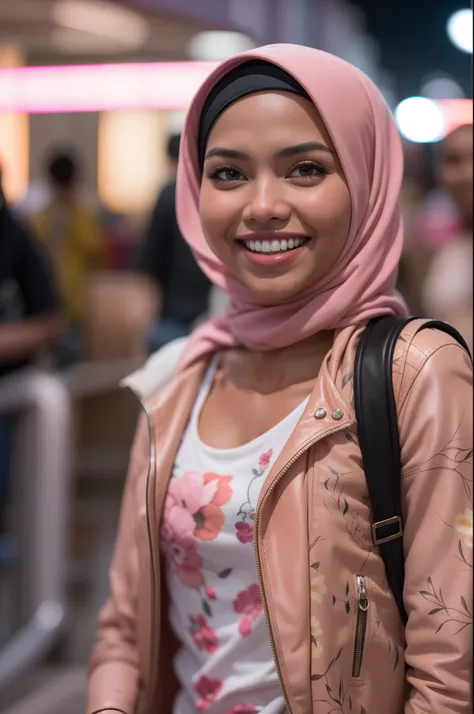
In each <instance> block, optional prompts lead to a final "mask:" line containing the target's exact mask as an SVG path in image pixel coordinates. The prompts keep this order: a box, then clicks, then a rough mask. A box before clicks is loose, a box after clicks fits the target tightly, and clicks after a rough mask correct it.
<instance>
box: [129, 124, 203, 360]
mask: <svg viewBox="0 0 474 714" xmlns="http://www.w3.org/2000/svg"><path fill="white" fill-rule="evenodd" d="M179 143H180V137H179V136H178V135H175V136H172V137H171V138H170V139H169V142H168V158H169V162H170V167H171V174H172V178H171V180H170V181H169V183H167V184H166V185H165V186H164V187H163V189H162V190H161V193H160V195H159V197H158V201H157V203H156V205H155V207H154V209H153V213H152V216H151V220H150V224H149V227H148V230H147V232H146V235H145V238H144V241H143V244H142V246H141V247H140V250H139V253H138V256H137V260H136V263H135V268H136V270H137V271H138V272H139V273H141V274H142V275H145V276H147V277H149V278H150V279H151V280H152V281H153V283H154V286H155V287H156V289H157V293H158V295H157V305H161V308H159V309H158V315H157V321H156V323H155V325H154V326H153V328H152V329H151V331H150V334H149V351H150V352H155V351H156V350H158V349H159V348H160V347H163V345H165V344H166V343H167V342H171V340H174V339H176V338H178V337H183V336H186V335H188V334H189V332H190V331H191V328H192V326H193V324H194V323H195V322H196V320H197V319H198V318H199V317H201V316H202V315H204V314H205V313H206V312H207V310H208V303H209V294H210V289H211V284H210V282H209V280H208V278H207V277H206V276H205V275H204V273H203V272H202V271H201V269H200V268H199V266H198V265H197V263H196V260H195V258H194V255H193V253H192V251H191V248H190V247H189V246H188V244H187V243H186V241H185V240H184V238H183V237H182V235H181V232H180V230H179V227H178V223H177V220H176V202H175V192H176V171H177V166H178V154H179Z"/></svg>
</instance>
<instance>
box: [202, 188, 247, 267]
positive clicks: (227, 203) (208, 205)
mask: <svg viewBox="0 0 474 714" xmlns="http://www.w3.org/2000/svg"><path fill="white" fill-rule="evenodd" d="M235 204H236V202H235V200H233V199H232V196H231V192H230V191H216V190H215V189H213V188H211V187H209V186H207V185H206V184H203V186H202V187H201V194H200V198H199V211H200V216H201V224H202V228H203V231H204V235H205V237H206V240H207V241H208V243H209V245H210V246H211V248H212V249H213V250H214V251H215V252H216V253H219V252H221V251H222V249H223V248H224V250H225V246H226V244H227V242H228V241H226V236H227V235H229V233H230V232H231V231H232V227H233V226H234V225H235V223H236V221H238V210H237V208H236V205H235Z"/></svg>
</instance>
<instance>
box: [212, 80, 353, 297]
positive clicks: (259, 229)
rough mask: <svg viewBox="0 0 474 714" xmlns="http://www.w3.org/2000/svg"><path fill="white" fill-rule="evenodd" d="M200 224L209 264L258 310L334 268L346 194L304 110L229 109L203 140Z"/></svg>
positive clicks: (315, 120) (251, 102) (259, 99)
mask: <svg viewBox="0 0 474 714" xmlns="http://www.w3.org/2000/svg"><path fill="white" fill-rule="evenodd" d="M200 212H201V221H202V225H203V229H204V233H205V235H206V238H207V241H208V243H209V245H210V247H211V249H212V250H213V252H214V253H215V255H216V256H217V257H218V258H219V259H220V260H221V261H222V263H224V265H225V266H226V267H227V268H228V269H229V270H230V271H231V272H232V273H233V274H234V275H236V276H237V278H238V279H239V280H240V282H241V283H243V284H244V285H245V286H247V287H248V288H249V289H250V290H251V291H252V292H253V293H254V294H255V295H256V296H258V298H259V300H260V301H263V302H266V303H270V304H278V303H284V302H288V301H291V300H292V299H294V298H296V297H298V296H299V295H301V294H302V293H304V292H305V291H306V290H307V289H308V288H310V287H311V286H313V285H314V284H316V283H317V282H318V281H320V280H321V278H323V277H324V276H325V275H326V274H327V273H328V271H329V270H330V269H331V268H332V267H333V265H334V263H335V262H336V260H337V259H338V257H339V255H340V254H341V252H342V249H343V247H344V244H345V242H346V240H347V236H348V233H349V224H350V216H351V202H350V196H349V189H348V187H347V184H346V182H345V179H344V176H343V173H342V168H341V165H340V163H339V160H338V157H337V155H336V152H335V151H334V147H333V146H332V144H331V141H330V139H329V136H328V134H327V131H326V129H325V127H324V124H323V122H322V120H321V117H320V116H319V114H318V112H317V110H316V108H315V107H314V105H313V104H311V102H309V101H308V100H306V99H304V98H303V97H299V96H297V95H293V94H290V93H287V92H261V93H257V94H253V95H250V96H248V97H245V98H243V99H241V100H239V101H237V102H235V103H234V104H233V105H232V106H230V107H229V108H228V109H227V110H226V111H225V112H224V113H223V114H222V116H221V117H220V118H219V119H218V120H217V122H216V124H215V125H214V127H213V129H212V131H211V133H210V135H209V139H208V143H207V147H206V158H205V163H204V172H203V179H202V184H201V196H200Z"/></svg>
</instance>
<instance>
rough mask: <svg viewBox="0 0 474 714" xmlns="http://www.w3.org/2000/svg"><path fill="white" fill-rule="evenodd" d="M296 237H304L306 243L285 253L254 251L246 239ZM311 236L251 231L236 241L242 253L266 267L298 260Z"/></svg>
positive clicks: (249, 259) (255, 263) (284, 238)
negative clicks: (248, 245)
mask: <svg viewBox="0 0 474 714" xmlns="http://www.w3.org/2000/svg"><path fill="white" fill-rule="evenodd" d="M296 238H299V239H301V238H304V239H305V241H306V242H305V243H304V244H303V245H300V246H298V248H293V249H292V250H288V251H285V252H283V253H273V254H272V253H254V252H253V251H251V250H249V249H248V248H246V246H245V243H244V241H247V240H259V241H264V240H267V241H270V242H271V241H272V240H290V239H293V240H295V239H296ZM309 240H310V238H309V236H306V235H302V234H301V233H279V232H278V233H250V234H248V235H245V236H239V237H238V238H237V239H236V242H237V243H238V245H239V248H240V250H241V253H242V255H243V256H244V257H245V259H246V260H248V261H249V262H250V263H252V264H253V265H259V266H264V267H272V266H273V267H277V266H280V265H283V264H285V263H289V262H291V261H293V260H296V259H297V258H298V257H300V256H301V254H302V252H303V251H304V249H305V247H306V246H307V244H308V242H309Z"/></svg>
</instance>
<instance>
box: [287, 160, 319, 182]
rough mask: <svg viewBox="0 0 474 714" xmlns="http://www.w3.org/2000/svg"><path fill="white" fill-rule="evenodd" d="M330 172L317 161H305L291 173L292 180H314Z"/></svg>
mask: <svg viewBox="0 0 474 714" xmlns="http://www.w3.org/2000/svg"><path fill="white" fill-rule="evenodd" d="M327 173H328V171H327V170H326V169H325V168H324V166H321V164H318V163H317V162H316V161H303V162H301V163H299V164H298V165H297V166H295V167H294V168H293V169H292V170H291V172H290V178H297V179H313V178H319V177H320V176H324V175H326V174H327Z"/></svg>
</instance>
